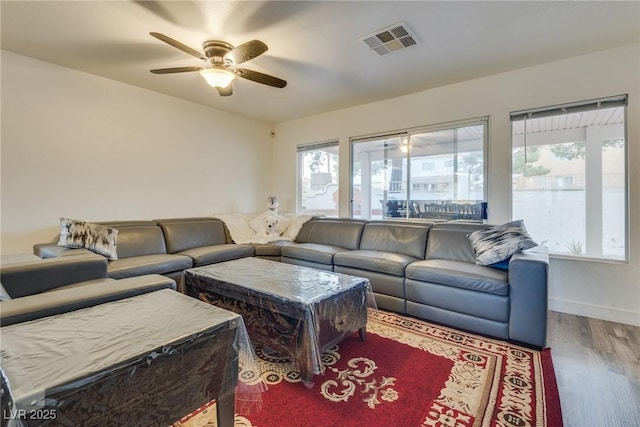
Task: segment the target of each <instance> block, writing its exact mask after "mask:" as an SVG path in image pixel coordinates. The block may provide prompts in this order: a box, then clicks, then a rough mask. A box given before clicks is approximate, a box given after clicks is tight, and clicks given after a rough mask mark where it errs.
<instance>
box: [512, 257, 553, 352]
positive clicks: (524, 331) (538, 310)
mask: <svg viewBox="0 0 640 427" xmlns="http://www.w3.org/2000/svg"><path fill="white" fill-rule="evenodd" d="M548 282H549V254H548V250H547V248H546V247H544V246H536V247H534V248H531V249H527V250H526V251H523V252H520V253H517V254H515V255H513V256H512V257H511V261H510V262H509V296H510V300H511V308H510V314H509V338H510V339H512V340H515V341H519V342H522V343H526V344H531V345H534V346H537V347H544V346H545V345H546V342H547V315H548Z"/></svg>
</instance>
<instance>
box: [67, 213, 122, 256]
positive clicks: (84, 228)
mask: <svg viewBox="0 0 640 427" xmlns="http://www.w3.org/2000/svg"><path fill="white" fill-rule="evenodd" d="M117 243H118V230H116V229H115V228H110V227H105V226H104V225H99V224H93V223H90V222H84V221H78V220H75V219H69V218H60V240H58V246H64V247H66V248H85V249H88V250H90V251H92V252H95V253H97V254H100V255H103V256H105V257H107V258H108V259H110V260H116V259H118V255H117V252H116V250H117Z"/></svg>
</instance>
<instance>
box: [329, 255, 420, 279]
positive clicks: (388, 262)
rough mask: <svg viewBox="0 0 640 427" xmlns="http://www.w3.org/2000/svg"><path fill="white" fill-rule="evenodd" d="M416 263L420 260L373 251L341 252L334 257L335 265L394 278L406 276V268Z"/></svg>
mask: <svg viewBox="0 0 640 427" xmlns="http://www.w3.org/2000/svg"><path fill="white" fill-rule="evenodd" d="M414 261H418V258H413V257H410V256H408V255H403V254H397V253H393V252H382V251H372V250H357V251H347V252H339V253H337V254H335V256H334V257H333V263H334V264H335V265H340V266H343V267H352V268H357V269H360V270H368V271H375V272H378V273H384V274H391V275H394V276H404V269H405V267H406V266H407V265H408V264H409V263H411V262H414Z"/></svg>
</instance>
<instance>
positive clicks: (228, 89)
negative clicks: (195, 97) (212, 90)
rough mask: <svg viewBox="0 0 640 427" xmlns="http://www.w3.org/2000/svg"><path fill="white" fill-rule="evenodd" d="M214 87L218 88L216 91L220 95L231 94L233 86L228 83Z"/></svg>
mask: <svg viewBox="0 0 640 427" xmlns="http://www.w3.org/2000/svg"><path fill="white" fill-rule="evenodd" d="M216 89H218V93H219V94H220V96H231V95H233V86H231V84H229V86H227V87H217V88H216Z"/></svg>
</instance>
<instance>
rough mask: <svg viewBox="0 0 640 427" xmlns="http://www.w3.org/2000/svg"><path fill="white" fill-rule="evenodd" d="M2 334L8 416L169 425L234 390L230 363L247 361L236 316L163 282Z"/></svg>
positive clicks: (254, 395) (234, 368)
mask: <svg viewBox="0 0 640 427" xmlns="http://www.w3.org/2000/svg"><path fill="white" fill-rule="evenodd" d="M0 334H1V336H0V337H1V341H0V342H1V345H2V351H1V352H0V362H1V363H0V366H1V367H2V372H1V373H2V383H3V384H2V389H3V394H5V395H4V396H2V400H3V402H2V409H3V417H2V419H3V425H5V424H7V425H10V426H12V425H17V426H22V425H83V426H90V425H96V426H104V425H168V424H171V423H172V422H175V421H177V420H179V419H180V418H182V417H183V416H185V415H187V414H188V413H190V412H192V411H194V410H196V409H197V408H199V407H200V406H202V405H204V404H206V403H207V402H209V401H210V400H213V399H216V400H218V401H219V400H224V399H225V398H226V399H229V398H232V397H233V394H234V390H235V386H236V383H237V373H238V363H240V364H245V365H246V364H251V363H253V350H252V347H251V344H250V342H249V338H248V335H247V332H246V329H245V326H244V322H243V319H242V317H240V316H239V315H237V314H235V313H232V312H229V311H226V310H220V309H217V308H215V307H211V306H210V305H207V304H204V303H202V302H201V301H198V300H196V299H194V298H190V297H188V296H186V295H182V294H179V293H178V292H175V291H173V290H169V289H166V290H160V291H156V292H151V293H148V294H145V295H140V296H136V297H132V298H126V299H123V300H120V301H115V302H110V303H106V304H101V305H97V306H94V307H90V308H86V309H82V310H77V311H72V312H69V313H64V314H60V315H56V316H51V317H47V318H42V319H38V320H34V321H30V322H25V323H20V324H15V325H10V326H6V327H2V328H0ZM247 392H249V393H251V394H250V395H245V396H236V397H237V398H242V399H243V401H244V402H245V404H246V403H247V402H248V401H251V402H253V405H255V406H256V407H258V406H259V405H260V404H261V397H260V394H259V389H257V388H253V389H251V390H247ZM6 394H8V395H9V396H7V395H6ZM5 410H6V412H5ZM8 414H11V415H12V417H7V415H8ZM7 418H12V419H11V420H8V419H7Z"/></svg>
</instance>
